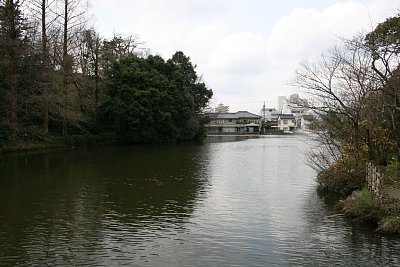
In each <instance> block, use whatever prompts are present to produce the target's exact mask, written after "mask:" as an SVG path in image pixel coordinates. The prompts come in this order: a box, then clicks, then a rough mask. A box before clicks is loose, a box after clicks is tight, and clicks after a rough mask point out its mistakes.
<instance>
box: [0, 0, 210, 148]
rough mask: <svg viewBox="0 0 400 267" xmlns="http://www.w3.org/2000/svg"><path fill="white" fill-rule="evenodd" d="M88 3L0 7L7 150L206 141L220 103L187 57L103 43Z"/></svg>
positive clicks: (127, 39)
mask: <svg viewBox="0 0 400 267" xmlns="http://www.w3.org/2000/svg"><path fill="white" fill-rule="evenodd" d="M87 4H88V2H87V1H84V0H69V1H45V0H28V1H19V0H2V1H0V149H2V150H8V149H11V148H12V147H14V148H18V147H20V148H22V149H25V148H28V147H31V148H34V147H35V146H37V147H46V146H47V147H48V146H50V147H51V146H63V145H64V144H68V145H71V144H75V143H79V142H92V141H96V142H102V141H105V140H106V139H107V142H115V141H117V142H121V143H141V142H174V141H178V140H190V139H194V138H197V137H199V136H201V135H202V120H203V117H202V112H203V109H204V108H205V107H206V106H207V105H208V102H209V100H210V99H211V97H212V90H211V89H209V88H208V87H207V86H206V84H205V83H204V82H203V81H202V79H201V77H200V76H199V75H198V74H197V73H196V70H195V69H196V66H195V65H194V64H193V63H192V62H191V60H190V57H188V56H186V55H185V54H184V53H183V52H176V53H175V54H174V55H173V56H172V58H171V59H168V60H165V59H163V58H162V57H160V56H153V55H151V54H150V53H149V51H148V49H146V48H145V47H144V45H143V43H142V42H141V41H140V40H139V39H138V38H137V37H135V36H134V35H132V36H121V35H117V34H115V35H114V37H113V38H111V39H105V38H102V37H101V36H100V35H99V33H98V32H97V31H96V29H94V28H93V27H90V26H89V25H90V23H89V22H90V20H89V19H88V18H87V16H86V14H87V13H88V12H87V11H88V8H87Z"/></svg>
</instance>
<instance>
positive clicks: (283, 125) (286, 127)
mask: <svg viewBox="0 0 400 267" xmlns="http://www.w3.org/2000/svg"><path fill="white" fill-rule="evenodd" d="M295 128H296V118H295V117H294V115H293V114H279V115H278V129H279V130H281V131H293V130H294V129H295Z"/></svg>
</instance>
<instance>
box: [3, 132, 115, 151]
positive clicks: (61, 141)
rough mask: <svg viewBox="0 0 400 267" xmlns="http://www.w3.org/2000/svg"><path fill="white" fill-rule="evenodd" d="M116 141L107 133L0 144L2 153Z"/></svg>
mask: <svg viewBox="0 0 400 267" xmlns="http://www.w3.org/2000/svg"><path fill="white" fill-rule="evenodd" d="M114 142H115V140H114V138H113V137H112V136H107V135H101V136H100V135H70V136H67V137H51V138H48V139H46V140H42V141H31V140H27V141H18V142H12V143H7V144H3V145H2V146H0V154H5V153H13V152H26V151H35V150H48V149H57V148H75V147H80V146H90V145H98V144H110V143H114Z"/></svg>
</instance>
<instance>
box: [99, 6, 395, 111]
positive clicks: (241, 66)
mask: <svg viewBox="0 0 400 267" xmlns="http://www.w3.org/2000/svg"><path fill="white" fill-rule="evenodd" d="M399 10H400V0H354V1H334V0H301V1H300V0H297V1H296V0H118V1H116V0H96V1H92V6H91V11H92V13H93V15H94V17H95V24H96V26H95V27H96V29H97V30H98V31H99V32H100V34H101V35H102V36H103V37H106V38H109V37H111V36H112V35H113V33H114V32H115V33H118V34H134V35H137V36H139V38H140V40H141V41H143V42H145V46H146V47H147V48H149V49H150V50H151V53H152V54H159V55H161V56H162V57H163V58H164V59H168V58H171V56H172V55H173V54H174V53H175V52H176V51H183V52H184V53H185V54H186V55H187V56H189V57H190V58H191V60H192V63H194V64H196V65H197V72H198V74H200V75H202V76H203V79H204V81H205V83H206V84H207V85H208V87H210V88H212V89H213V91H214V98H213V103H214V104H218V103H220V102H222V103H224V104H225V105H228V106H230V110H231V111H232V112H234V111H238V110H248V111H250V112H254V113H259V110H260V109H261V107H262V105H263V102H264V101H266V105H267V106H268V107H277V99H278V96H280V95H286V96H289V95H290V94H292V93H295V92H297V89H296V88H294V87H291V86H289V85H288V82H289V81H290V79H291V78H292V77H293V75H294V71H295V70H296V68H298V66H299V63H300V62H301V61H303V60H305V59H311V60H312V59H316V58H318V57H319V56H320V55H321V53H322V52H323V51H326V50H327V49H329V48H331V47H333V46H334V45H335V44H337V41H338V39H339V38H338V37H339V36H340V37H351V36H354V35H355V34H357V33H359V32H362V31H364V32H365V31H367V32H368V31H371V30H372V29H373V28H374V26H376V25H377V23H379V22H382V21H384V20H385V18H387V17H390V16H394V15H396V14H397V12H398V11H399Z"/></svg>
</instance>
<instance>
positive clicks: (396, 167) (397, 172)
mask: <svg viewBox="0 0 400 267" xmlns="http://www.w3.org/2000/svg"><path fill="white" fill-rule="evenodd" d="M399 183H400V162H399V161H398V160H397V159H392V160H390V161H389V164H388V165H387V167H386V170H385V184H386V185H399Z"/></svg>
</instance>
